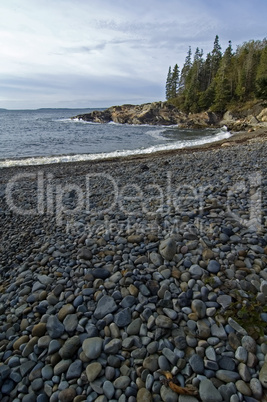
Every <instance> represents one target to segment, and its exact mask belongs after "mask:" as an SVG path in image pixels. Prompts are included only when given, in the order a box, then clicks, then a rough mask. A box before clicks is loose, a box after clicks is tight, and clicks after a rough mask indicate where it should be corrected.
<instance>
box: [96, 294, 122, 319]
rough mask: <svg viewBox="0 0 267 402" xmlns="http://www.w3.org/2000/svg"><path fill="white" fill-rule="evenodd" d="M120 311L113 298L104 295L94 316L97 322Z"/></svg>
mask: <svg viewBox="0 0 267 402" xmlns="http://www.w3.org/2000/svg"><path fill="white" fill-rule="evenodd" d="M117 309H118V306H117V304H116V303H115V301H114V299H113V298H112V297H111V296H107V295H104V296H103V297H101V299H100V300H99V301H98V303H97V307H96V310H95V312H94V316H95V318H96V319H97V320H100V319H101V318H103V317H105V316H106V315H107V314H110V313H114V312H115V311H116V310H117Z"/></svg>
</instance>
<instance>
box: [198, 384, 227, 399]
mask: <svg viewBox="0 0 267 402" xmlns="http://www.w3.org/2000/svg"><path fill="white" fill-rule="evenodd" d="M199 395H200V398H201V400H202V401H203V402H221V401H222V400H223V399H222V396H221V394H220V392H219V391H218V390H217V388H215V386H214V385H213V383H212V382H211V381H210V380H208V379H204V380H202V381H200V385H199Z"/></svg>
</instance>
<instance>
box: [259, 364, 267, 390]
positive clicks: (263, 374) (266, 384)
mask: <svg viewBox="0 0 267 402" xmlns="http://www.w3.org/2000/svg"><path fill="white" fill-rule="evenodd" d="M259 380H260V382H261V385H262V386H263V388H265V389H266V388H267V362H264V364H263V366H262V368H261V370H260V374H259Z"/></svg>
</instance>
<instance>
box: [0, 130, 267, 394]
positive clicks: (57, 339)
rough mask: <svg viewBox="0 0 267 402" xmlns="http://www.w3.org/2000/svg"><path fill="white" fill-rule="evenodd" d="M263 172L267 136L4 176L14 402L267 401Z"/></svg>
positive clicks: (0, 327)
mask: <svg viewBox="0 0 267 402" xmlns="http://www.w3.org/2000/svg"><path fill="white" fill-rule="evenodd" d="M266 169H267V142H266V130H265V131H262V132H261V133H260V134H259V135H258V136H256V134H255V133H250V134H248V133H247V134H244V135H242V136H241V135H240V134H236V135H234V136H233V137H231V138H230V139H228V140H227V141H224V142H222V143H219V144H217V145H216V144H210V145H209V146H208V145H206V146H205V147H202V148H199V149H196V148H192V149H188V150H177V151H173V152H169V153H167V152H166V153H161V154H158V155H150V156H142V157H132V158H125V159H114V160H110V161H101V162H90V163H88V162H86V163H85V162H84V163H74V164H73V163H66V164H55V165H50V166H49V165H47V166H42V167H41V168H40V167H38V166H37V167H36V166H35V167H21V168H19V169H18V168H5V169H2V170H1V178H0V231H1V242H0V277H1V284H0V359H1V363H0V400H1V402H11V401H13V402H14V401H15V402H48V401H50V402H57V401H59V402H72V401H73V402H80V401H88V402H91V401H96V402H136V401H137V402H162V401H163V402H198V401H202V402H223V401H225V402H259V401H261V402H266V401H267V330H266V326H267V312H266V302H267V181H266V177H267V170H266ZM88 180H89V181H88ZM89 184H90V185H89ZM88 192H89V193H88ZM27 211H28V212H27ZM23 212H26V213H23ZM186 393H187V395H186Z"/></svg>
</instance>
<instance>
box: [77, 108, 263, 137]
mask: <svg viewBox="0 0 267 402" xmlns="http://www.w3.org/2000/svg"><path fill="white" fill-rule="evenodd" d="M73 119H79V120H84V121H88V122H94V123H109V122H111V121H113V122H114V123H120V124H148V125H160V126H169V125H179V127H182V128H206V127H221V126H223V125H226V126H227V127H228V129H229V130H232V131H240V130H247V129H253V128H257V127H258V126H262V125H264V126H265V125H267V108H265V109H264V107H263V106H262V105H261V104H257V105H254V106H253V107H252V108H251V109H250V110H246V111H243V112H240V111H239V112H230V111H228V112H227V113H225V114H224V115H223V116H222V115H219V114H216V113H212V112H202V113H196V114H191V113H190V114H189V115H187V114H185V113H183V112H181V111H180V110H178V109H177V108H176V107H175V106H173V105H171V104H169V103H167V102H153V103H146V104H143V105H122V106H112V107H110V108H108V109H106V110H103V111H99V110H95V111H93V112H91V113H86V114H80V115H77V116H75V117H73Z"/></svg>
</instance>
